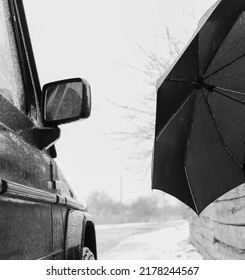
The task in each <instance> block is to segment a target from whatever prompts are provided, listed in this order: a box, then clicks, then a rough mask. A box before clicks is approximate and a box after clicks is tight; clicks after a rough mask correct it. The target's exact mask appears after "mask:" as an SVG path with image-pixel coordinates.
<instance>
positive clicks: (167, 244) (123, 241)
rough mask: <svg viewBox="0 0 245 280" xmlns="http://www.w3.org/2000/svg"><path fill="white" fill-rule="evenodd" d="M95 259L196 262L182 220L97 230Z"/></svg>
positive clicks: (185, 225) (116, 226) (198, 257)
mask: <svg viewBox="0 0 245 280" xmlns="http://www.w3.org/2000/svg"><path fill="white" fill-rule="evenodd" d="M96 231H97V244H98V259H104V260H116V259H118V260H133V259H138V260H140V259H142V260H143V259H145V260H146V259H148V260H150V259H153V260H157V259H158V260H159V259H160V260H164V259H165V260H166V259H168V260H176V259H182V260H190V259H195V260H200V259H203V258H202V256H201V255H200V254H199V253H198V252H197V251H196V249H195V247H193V246H192V245H191V244H190V243H189V226H188V222H187V221H185V220H175V221H168V222H165V223H162V224H157V223H154V224H152V223H150V224H145V223H139V224H122V225H105V226H97V227H96Z"/></svg>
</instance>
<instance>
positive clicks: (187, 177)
mask: <svg viewBox="0 0 245 280" xmlns="http://www.w3.org/2000/svg"><path fill="white" fill-rule="evenodd" d="M184 169H185V175H186V179H187V183H188V187H189V190H190V193H191V197H192V201H193V204H194V206H195V209H196V212H197V214H198V215H199V210H198V208H197V204H196V201H195V197H194V194H193V192H192V189H191V183H190V180H189V174H188V171H187V167H186V165H185V166H184Z"/></svg>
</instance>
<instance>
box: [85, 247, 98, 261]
mask: <svg viewBox="0 0 245 280" xmlns="http://www.w3.org/2000/svg"><path fill="white" fill-rule="evenodd" d="M82 260H95V257H94V254H93V253H92V252H91V250H90V249H89V248H88V247H84V248H83V255H82Z"/></svg>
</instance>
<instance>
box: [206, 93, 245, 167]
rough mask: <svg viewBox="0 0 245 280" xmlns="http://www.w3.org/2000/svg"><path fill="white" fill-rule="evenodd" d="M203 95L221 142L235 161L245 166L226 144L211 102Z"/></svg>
mask: <svg viewBox="0 0 245 280" xmlns="http://www.w3.org/2000/svg"><path fill="white" fill-rule="evenodd" d="M203 96H204V100H205V104H206V107H207V109H208V111H209V113H210V115H211V117H212V119H213V122H214V125H215V127H216V130H217V132H218V135H219V138H220V142H221V144H222V145H223V146H224V148H225V149H226V151H227V152H228V153H229V154H230V156H231V157H232V158H233V159H234V160H235V162H236V163H237V164H238V165H239V166H240V167H243V166H242V165H241V164H240V162H239V161H238V159H237V158H236V157H235V156H234V154H233V153H232V151H231V150H230V149H229V147H227V145H226V144H225V142H224V141H223V139H222V136H221V133H220V130H219V127H218V124H217V122H216V120H215V117H214V115H213V113H212V110H211V108H210V105H209V103H208V100H207V97H206V96H205V95H204V94H203Z"/></svg>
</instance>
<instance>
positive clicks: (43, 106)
mask: <svg viewBox="0 0 245 280" xmlns="http://www.w3.org/2000/svg"><path fill="white" fill-rule="evenodd" d="M0 20H1V23H0V259H93V258H95V259H96V239H95V228H94V222H93V219H92V216H91V215H90V214H88V212H87V211H86V207H85V206H84V205H83V204H81V203H80V202H79V201H78V200H77V199H76V196H75V194H74V192H73V191H72V189H71V188H70V186H69V184H68V183H67V181H66V180H65V178H64V177H63V175H62V173H61V171H60V170H59V168H58V166H57V164H56V162H55V160H54V158H55V157H56V150H55V146H54V143H55V142H56V140H57V139H58V138H59V136H60V129H59V127H58V125H61V124H63V123H67V122H72V121H76V120H79V119H84V118H87V117H89V115H90V107H91V105H90V98H91V97H90V86H89V84H88V82H87V81H86V80H84V79H80V78H75V79H68V80H62V81H57V82H53V83H50V84H47V85H45V86H44V87H43V89H42V90H41V88H40V84H39V79H38V75H37V70H36V66H35V61H34V56H33V52H32V47H31V42H30V38H29V33H28V29H27V23H26V19H25V14H24V8H23V4H22V1H21V0H0Z"/></svg>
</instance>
